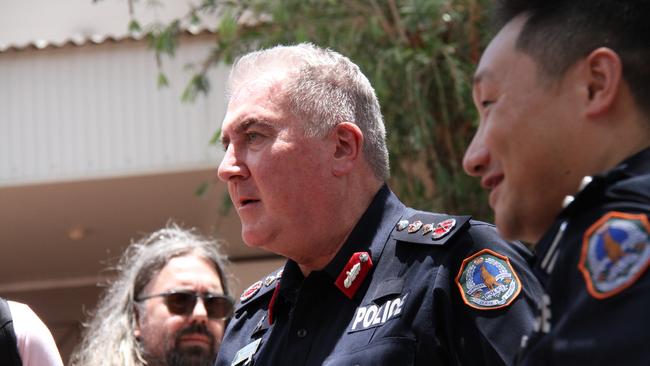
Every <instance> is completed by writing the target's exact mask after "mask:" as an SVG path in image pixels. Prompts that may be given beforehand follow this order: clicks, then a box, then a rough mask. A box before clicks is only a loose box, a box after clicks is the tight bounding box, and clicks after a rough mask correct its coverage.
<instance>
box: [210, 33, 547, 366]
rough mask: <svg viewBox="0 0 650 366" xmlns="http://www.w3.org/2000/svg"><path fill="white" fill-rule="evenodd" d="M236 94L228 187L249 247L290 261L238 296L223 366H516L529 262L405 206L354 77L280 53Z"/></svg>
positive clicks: (306, 48) (227, 135)
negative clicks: (392, 186)
mask: <svg viewBox="0 0 650 366" xmlns="http://www.w3.org/2000/svg"><path fill="white" fill-rule="evenodd" d="M229 88H230V93H229V94H230V98H229V103H228V111H227V113H226V116H225V118H224V121H223V125H222V134H221V137H222V144H223V148H224V150H225V155H224V158H223V160H222V162H221V165H220V166H219V172H218V174H219V178H220V179H221V180H223V181H224V182H226V183H227V184H228V192H229V194H230V198H231V199H232V202H233V205H234V207H235V209H236V211H237V214H238V215H239V218H240V220H241V223H242V238H243V240H244V242H246V244H247V245H249V246H253V247H262V248H265V249H267V250H269V251H271V252H274V253H277V254H280V255H283V256H285V257H287V258H288V260H287V262H286V265H285V266H284V268H283V269H279V270H277V271H275V272H273V273H271V274H269V275H268V276H266V277H265V278H263V279H262V280H261V281H258V282H256V283H254V284H253V285H251V286H250V287H249V288H248V289H247V290H246V291H244V293H243V294H242V295H241V296H240V305H238V307H237V309H236V310H235V315H234V316H233V319H232V320H231V322H230V323H229V325H228V330H227V331H226V335H225V337H224V341H223V344H222V347H221V349H220V351H219V355H218V357H217V362H216V363H215V364H216V365H217V366H227V365H250V364H255V365H293V366H297V365H319V366H320V365H355V364H363V365H432V364H435V365H438V364H440V365H450V364H451V365H455V364H463V365H494V364H497V365H500V364H511V363H513V362H514V358H515V352H516V348H517V347H516V345H517V342H519V339H520V338H521V335H523V334H527V333H528V332H529V331H531V330H532V319H533V310H534V308H535V307H536V303H535V300H536V298H537V296H538V294H539V291H540V287H539V284H538V283H537V282H536V280H535V279H534V276H533V274H532V272H531V271H530V269H529V268H528V266H527V263H526V260H527V258H528V257H529V256H530V253H529V252H528V251H527V250H526V249H525V248H524V247H523V246H522V245H521V244H520V243H514V244H512V245H510V244H508V243H506V242H504V241H503V240H502V239H501V238H499V237H498V236H497V234H496V231H495V229H494V227H492V226H491V225H487V224H485V223H480V222H478V221H474V220H470V218H469V216H450V215H444V214H434V213H430V212H422V211H417V210H414V209H411V208H408V207H406V206H405V205H404V204H403V203H402V202H400V201H399V199H398V198H397V196H395V195H394V194H393V193H392V192H391V190H390V188H389V187H388V185H387V182H386V181H387V179H388V176H389V169H388V167H389V165H388V151H387V147H386V141H385V135H386V132H385V128H384V123H383V120H382V116H381V111H380V108H379V102H378V100H377V97H376V96H375V92H374V90H373V88H372V86H371V85H370V82H369V81H368V79H367V78H366V77H365V76H364V75H363V73H362V72H361V70H360V69H359V67H358V66H357V65H355V64H354V63H353V62H352V61H350V59H348V58H347V57H345V56H343V55H341V54H339V53H337V52H334V51H332V50H327V49H322V48H319V47H317V46H314V45H311V44H300V45H295V46H277V47H274V48H271V49H267V50H262V51H257V52H253V53H250V54H248V55H245V56H243V57H242V58H241V59H240V60H239V61H238V62H237V63H235V65H234V66H233V71H232V73H231V77H230V83H229Z"/></svg>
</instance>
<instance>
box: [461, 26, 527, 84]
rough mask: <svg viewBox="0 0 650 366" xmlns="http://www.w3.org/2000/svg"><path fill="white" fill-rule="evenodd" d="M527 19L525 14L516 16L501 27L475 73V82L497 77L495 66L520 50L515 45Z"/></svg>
mask: <svg viewBox="0 0 650 366" xmlns="http://www.w3.org/2000/svg"><path fill="white" fill-rule="evenodd" d="M526 19H527V18H526V17H524V16H518V17H516V18H514V19H513V20H511V21H510V22H508V23H507V24H506V25H505V26H504V27H503V28H501V30H500V31H499V32H498V33H497V35H496V36H495V37H494V38H493V39H492V40H491V41H490V43H489V44H488V46H487V48H486V49H485V51H484V52H483V55H482V56H481V60H480V61H479V65H478V67H477V69H476V73H475V74H474V77H473V82H474V84H477V83H479V82H481V81H483V80H485V79H490V78H491V77H495V75H494V69H495V67H496V66H500V65H501V64H502V63H503V62H504V61H507V60H509V57H510V56H512V55H514V54H515V53H517V52H518V51H517V50H516V47H515V46H516V43H517V39H518V37H519V34H520V33H521V29H522V28H523V26H524V24H525V22H526Z"/></svg>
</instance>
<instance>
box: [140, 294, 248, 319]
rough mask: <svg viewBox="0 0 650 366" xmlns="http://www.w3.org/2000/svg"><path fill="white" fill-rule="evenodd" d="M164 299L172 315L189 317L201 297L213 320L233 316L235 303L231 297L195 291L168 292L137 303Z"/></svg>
mask: <svg viewBox="0 0 650 366" xmlns="http://www.w3.org/2000/svg"><path fill="white" fill-rule="evenodd" d="M154 297H162V298H164V299H163V302H164V303H165V305H166V306H167V309H168V310H169V312H170V313H172V314H176V315H189V314H192V312H193V311H194V307H195V306H196V301H197V299H198V298H199V297H200V298H201V299H202V300H203V306H205V310H206V311H207V313H208V317H209V318H211V319H225V318H228V317H230V316H231V315H232V313H233V309H234V307H235V302H234V300H233V299H232V298H231V297H230V296H226V295H219V294H211V293H209V292H206V293H198V292H193V291H168V292H163V293H161V294H155V295H148V296H142V297H140V298H137V299H135V301H136V302H141V301H144V300H149V299H153V298H154Z"/></svg>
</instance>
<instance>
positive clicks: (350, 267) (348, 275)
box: [335, 252, 372, 299]
mask: <svg viewBox="0 0 650 366" xmlns="http://www.w3.org/2000/svg"><path fill="white" fill-rule="evenodd" d="M371 268H372V259H371V258H370V254H368V252H357V253H354V254H352V257H350V260H349V261H348V264H346V265H345V267H344V268H343V271H341V273H340V274H339V277H338V278H337V279H336V282H335V284H336V287H338V288H339V290H341V292H343V293H344V294H345V296H347V297H348V298H349V299H352V297H353V296H354V294H356V293H357V290H359V287H360V286H361V284H362V283H363V280H364V279H365V278H366V275H368V272H369V271H370V269H371Z"/></svg>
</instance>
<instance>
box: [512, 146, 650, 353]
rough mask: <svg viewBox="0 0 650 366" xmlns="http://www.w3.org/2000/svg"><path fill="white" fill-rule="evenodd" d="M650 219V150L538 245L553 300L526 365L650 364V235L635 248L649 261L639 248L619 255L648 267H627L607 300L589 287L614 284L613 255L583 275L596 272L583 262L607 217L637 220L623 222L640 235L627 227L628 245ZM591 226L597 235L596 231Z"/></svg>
mask: <svg viewBox="0 0 650 366" xmlns="http://www.w3.org/2000/svg"><path fill="white" fill-rule="evenodd" d="M649 214H650V149H646V150H644V151H642V152H640V153H638V154H636V155H634V156H632V157H630V158H629V159H627V160H626V161H624V162H623V163H621V164H620V165H619V166H617V167H616V168H614V169H612V170H611V171H609V172H606V173H604V174H602V175H599V176H594V177H593V180H592V181H591V183H589V184H588V185H586V186H585V187H584V188H583V189H582V190H581V191H580V192H579V193H578V194H576V195H575V197H574V200H573V202H572V203H571V204H570V205H568V206H567V207H566V208H565V209H564V210H563V211H562V212H561V213H560V215H559V216H558V218H557V220H556V222H555V223H554V224H553V226H552V227H551V229H550V230H549V231H548V232H547V233H546V234H545V235H544V237H543V238H542V240H541V241H540V243H539V244H538V245H537V248H538V258H539V260H538V261H537V263H536V265H535V267H534V270H535V272H536V274H537V275H538V277H539V278H540V280H541V281H542V283H543V285H544V289H545V295H544V298H545V299H544V301H542V305H543V306H542V307H541V308H540V311H539V314H538V319H537V325H536V327H535V328H536V330H537V331H536V332H535V333H534V334H533V335H532V336H530V337H529V339H528V340H527V342H526V343H527V344H526V347H525V348H524V349H523V350H522V357H521V359H522V362H521V364H524V365H587V364H589V365H648V364H650V347H648V339H649V338H648V329H650V316H649V315H648V312H649V311H650V310H649V309H650V275H648V273H647V271H645V269H646V268H647V266H648V263H649V261H648V256H647V253H648V250H650V249H649V247H650V242H649V241H648V239H647V238H648V237H647V235H648V232H647V230H645V235H646V239H645V240H641V241H637V242H635V243H634V244H635V246H634V247H635V248H637V249H641V250H643V252H644V253H646V254H645V257H644V256H633V255H635V254H634V253H633V250H631V251H627V252H625V253H624V252H619V256H621V255H622V256H624V259H626V260H627V261H628V262H632V263H634V264H635V266H636V267H638V268H640V269H636V270H635V269H625V268H624V269H623V270H622V272H621V273H622V275H624V276H625V277H624V278H623V279H624V280H625V281H623V285H621V286H613V287H612V291H610V293H605V294H603V295H602V296H601V295H599V293H598V292H596V291H594V290H593V289H592V290H591V292H590V290H589V288H588V283H589V282H592V283H593V282H594V281H596V282H599V281H600V282H601V283H605V284H607V280H606V279H605V278H606V276H605V275H606V274H607V273H606V272H605V269H607V265H609V264H610V263H608V260H607V259H606V258H605V256H606V255H607V253H605V251H603V254H602V256H601V258H602V260H601V264H604V265H606V266H604V267H602V268H592V270H595V271H596V272H597V274H596V275H594V276H592V275H588V274H586V273H589V272H586V273H585V272H583V270H581V269H580V267H583V268H586V267H588V266H585V265H582V266H581V262H585V261H586V260H587V259H586V257H587V255H588V249H589V247H590V246H589V243H590V240H591V239H593V238H594V237H595V236H597V235H602V234H599V233H602V231H600V230H603V229H604V228H606V227H607V226H606V224H605V223H604V222H603V224H600V222H602V220H603V218H605V219H607V217H624V218H625V217H632V218H634V219H632V220H628V219H623V220H622V222H623V223H626V222H629V223H632V224H633V225H635V226H629V227H631V228H632V229H633V230H629V229H627V231H629V232H628V233H626V232H625V231H626V230H622V231H621V230H619V231H620V234H622V235H623V236H620V237H619V238H617V239H618V240H619V241H620V240H622V239H624V236H625V235H627V234H629V233H631V232H632V231H636V233H637V234H642V235H643V232H644V229H643V225H642V222H643V217H645V220H648V217H649ZM636 218H639V221H637V220H636ZM619 226H620V221H619ZM634 227H637V228H638V229H634ZM590 228H594V229H597V230H591V231H590ZM646 229H647V227H646ZM596 239H598V238H596ZM597 244H598V243H597V242H595V245H597ZM592 245H594V244H592ZM643 248H645V249H643ZM644 258H645V259H644ZM581 259H582V261H581ZM598 271H600V272H598ZM592 277H593V278H592ZM588 281H589V282H588ZM594 293H595V295H596V296H600V297H603V298H598V297H596V296H595V295H594Z"/></svg>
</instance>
